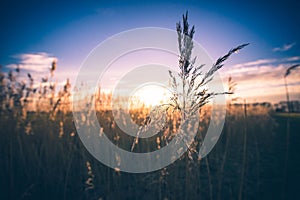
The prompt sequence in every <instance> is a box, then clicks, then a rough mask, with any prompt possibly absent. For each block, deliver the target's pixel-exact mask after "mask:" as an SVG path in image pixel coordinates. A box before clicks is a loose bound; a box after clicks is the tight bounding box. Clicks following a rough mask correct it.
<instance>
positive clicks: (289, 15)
mask: <svg viewBox="0 0 300 200" xmlns="http://www.w3.org/2000/svg"><path fill="white" fill-rule="evenodd" d="M299 8H300V2H298V1H291V0H286V1H274V2H263V1H251V2H250V3H244V2H240V1H213V2H212V3H208V2H204V1H158V0H157V1H155V0H154V1H153V0H152V1H84V2H81V3H78V2H76V1H75V2H71V3H67V2H63V1H56V0H52V1H6V2H3V3H1V8H0V27H1V37H0V43H1V45H0V55H1V57H0V64H1V65H3V66H5V67H6V68H13V67H14V64H17V63H20V64H21V67H23V69H26V70H31V71H33V72H36V73H39V74H40V73H42V72H46V71H47V68H48V67H49V62H51V60H53V58H57V59H58V69H57V80H58V81H63V80H64V79H65V78H66V77H69V78H71V79H73V78H74V76H76V72H77V71H78V69H79V68H80V64H81V63H82V62H83V61H84V59H85V58H86V56H87V55H88V54H89V52H90V51H91V50H92V49H93V48H94V47H95V46H97V45H98V44H99V43H100V42H102V41H104V40H105V39H107V38H108V37H110V36H112V35H114V34H117V33H119V32H122V31H126V30H129V29H132V28H140V27H149V26H151V27H163V28H169V29H173V30H175V27H176V22H178V21H179V20H181V18H182V17H181V16H182V14H183V13H185V11H186V10H188V11H189V19H190V20H189V21H190V24H192V25H195V27H196V34H195V38H194V39H195V40H196V41H197V42H199V43H200V44H201V45H202V46H203V47H204V48H205V49H206V50H207V52H208V53H209V54H210V55H211V57H212V58H213V59H217V58H218V57H219V56H221V55H223V54H225V53H226V52H227V51H228V50H229V49H230V48H233V47H235V46H237V45H239V44H242V43H248V42H249V43H250V46H248V47H247V48H245V49H244V50H243V51H241V53H240V54H238V55H235V56H233V57H232V58H230V60H229V61H228V62H227V63H226V66H225V67H224V69H222V74H223V76H224V77H223V78H224V79H226V78H228V76H232V77H233V79H234V80H235V81H236V82H237V83H238V90H237V95H239V96H244V97H247V98H249V99H250V101H263V100H271V101H276V100H281V99H284V96H283V95H282V94H283V93H284V87H283V84H282V83H283V80H282V75H283V73H284V71H285V70H286V68H288V67H289V66H291V65H293V64H295V63H300V40H299V35H300V26H299V24H300V23H299V22H300V15H299V14H298V13H299V11H298V9H299ZM289 78H290V80H289V82H290V83H291V86H290V90H291V93H293V95H292V98H293V99H300V95H299V93H300V91H299V90H300V89H299V88H300V85H299V84H300V79H299V78H300V76H299V71H297V73H295V74H292V75H291V76H290V77H289Z"/></svg>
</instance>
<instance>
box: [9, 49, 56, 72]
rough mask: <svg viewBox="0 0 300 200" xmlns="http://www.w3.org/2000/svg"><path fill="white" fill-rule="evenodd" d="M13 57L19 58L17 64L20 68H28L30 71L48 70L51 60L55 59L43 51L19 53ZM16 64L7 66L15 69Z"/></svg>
mask: <svg viewBox="0 0 300 200" xmlns="http://www.w3.org/2000/svg"><path fill="white" fill-rule="evenodd" d="M15 57H16V58H17V59H18V60H19V62H18V65H19V67H20V69H21V70H28V71H31V72H46V71H49V68H50V66H51V63H52V62H53V60H57V58H56V57H54V56H51V55H49V54H48V53H45V52H39V53H26V54H19V55H16V56H15ZM16 66H17V64H10V65H8V66H7V67H8V68H13V69H15V68H16Z"/></svg>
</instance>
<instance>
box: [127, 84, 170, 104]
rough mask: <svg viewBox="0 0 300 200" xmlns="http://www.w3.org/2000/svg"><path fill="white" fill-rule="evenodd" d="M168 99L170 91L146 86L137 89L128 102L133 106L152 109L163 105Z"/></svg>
mask: <svg viewBox="0 0 300 200" xmlns="http://www.w3.org/2000/svg"><path fill="white" fill-rule="evenodd" d="M169 99H170V91H169V90H168V89H167V88H166V87H163V86H161V85H155V84H148V85H143V86H141V87H139V88H137V89H136V90H135V91H134V92H133V95H132V96H131V98H130V100H131V102H132V104H135V106H141V105H144V106H146V107H153V106H157V105H161V104H165V103H167V102H168V101H169Z"/></svg>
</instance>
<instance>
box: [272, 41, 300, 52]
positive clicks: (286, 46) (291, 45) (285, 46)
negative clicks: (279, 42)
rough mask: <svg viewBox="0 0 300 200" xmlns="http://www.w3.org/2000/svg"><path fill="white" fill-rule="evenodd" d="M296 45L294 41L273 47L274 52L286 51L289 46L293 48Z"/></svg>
mask: <svg viewBox="0 0 300 200" xmlns="http://www.w3.org/2000/svg"><path fill="white" fill-rule="evenodd" d="M295 45H296V43H295V42H293V43H290V44H284V45H283V46H282V47H275V48H274V49H273V51H274V52H278V51H279V52H284V51H288V50H290V49H291V48H293V47H294V46H295Z"/></svg>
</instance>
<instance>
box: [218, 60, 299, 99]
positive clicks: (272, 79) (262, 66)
mask: <svg viewBox="0 0 300 200" xmlns="http://www.w3.org/2000/svg"><path fill="white" fill-rule="evenodd" d="M296 61H300V57H298V56H295V57H287V58H283V59H262V60H255V61H251V62H247V63H240V64H237V65H234V66H232V67H230V68H227V70H225V71H223V72H222V74H223V75H222V76H223V77H224V82H226V79H228V77H229V76H231V77H232V78H233V80H234V81H236V82H237V84H238V86H237V91H236V94H237V95H238V96H242V97H245V98H251V99H252V100H255V101H257V100H262V99H264V98H265V97H266V96H268V98H270V96H277V97H280V99H273V100H272V101H274V102H276V101H279V100H282V99H284V97H285V96H284V92H285V88H284V82H283V76H284V74H285V72H286V70H287V69H288V68H289V67H290V66H291V65H293V64H292V63H294V62H296ZM299 80H300V73H293V75H292V76H290V77H289V79H288V83H289V89H290V90H291V93H292V92H294V93H295V94H296V93H298V94H299V93H300V92H299V88H300V82H299ZM265 99H267V98H265Z"/></svg>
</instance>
